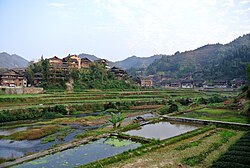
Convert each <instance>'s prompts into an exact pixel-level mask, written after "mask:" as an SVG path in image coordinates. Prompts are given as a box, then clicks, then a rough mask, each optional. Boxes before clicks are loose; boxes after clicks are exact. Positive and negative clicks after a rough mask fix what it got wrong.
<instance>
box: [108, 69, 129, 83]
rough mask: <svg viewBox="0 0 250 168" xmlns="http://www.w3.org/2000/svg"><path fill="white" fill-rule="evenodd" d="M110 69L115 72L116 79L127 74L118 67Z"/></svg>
mask: <svg viewBox="0 0 250 168" xmlns="http://www.w3.org/2000/svg"><path fill="white" fill-rule="evenodd" d="M110 71H111V72H112V73H114V74H115V78H116V79H117V80H121V79H122V78H123V77H124V76H125V75H127V73H126V71H124V70H122V69H120V68H118V67H112V68H111V69H110Z"/></svg>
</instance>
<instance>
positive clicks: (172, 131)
mask: <svg viewBox="0 0 250 168" xmlns="http://www.w3.org/2000/svg"><path fill="white" fill-rule="evenodd" d="M197 128H198V126H197V125H188V124H183V123H176V122H175V123H173V122H168V121H163V122H158V123H152V124H147V125H143V126H141V127H140V128H138V129H135V130H130V131H127V132H125V134H128V135H132V136H140V137H144V138H153V139H160V140H163V139H167V138H171V137H174V136H177V135H180V134H183V133H186V132H189V131H192V130H195V129H197Z"/></svg>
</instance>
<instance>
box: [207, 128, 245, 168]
mask: <svg viewBox="0 0 250 168" xmlns="http://www.w3.org/2000/svg"><path fill="white" fill-rule="evenodd" d="M249 138H250V132H248V133H247V134H245V136H243V137H242V138H240V139H239V140H238V141H237V142H236V143H235V144H234V145H232V146H231V147H230V148H229V150H228V151H227V152H226V153H225V154H224V155H222V156H221V157H220V158H219V159H218V160H217V161H216V162H214V164H213V166H212V167H214V168H217V167H226V166H227V167H229V168H241V167H242V168H243V167H244V168H248V167H250V141H249Z"/></svg>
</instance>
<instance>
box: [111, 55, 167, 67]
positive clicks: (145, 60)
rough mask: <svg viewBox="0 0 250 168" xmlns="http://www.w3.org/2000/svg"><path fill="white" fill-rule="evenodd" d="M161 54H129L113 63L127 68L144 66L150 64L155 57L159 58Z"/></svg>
mask: <svg viewBox="0 0 250 168" xmlns="http://www.w3.org/2000/svg"><path fill="white" fill-rule="evenodd" d="M162 56H163V55H153V56H151V57H137V56H131V57H128V58H126V59H124V60H122V61H117V62H115V63H114V65H115V66H117V67H121V68H123V69H129V68H137V69H140V68H146V67H148V66H149V65H150V64H152V63H153V62H154V61H155V60H156V59H160V58H161V57H162Z"/></svg>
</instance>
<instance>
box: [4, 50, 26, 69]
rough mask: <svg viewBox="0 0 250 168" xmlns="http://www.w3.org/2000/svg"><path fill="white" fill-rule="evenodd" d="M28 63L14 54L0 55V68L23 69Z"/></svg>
mask: <svg viewBox="0 0 250 168" xmlns="http://www.w3.org/2000/svg"><path fill="white" fill-rule="evenodd" d="M28 63H29V62H28V61H27V60H26V59H24V58H22V57H21V56H18V55H16V54H12V55H10V54H8V53H6V52H2V53H0V68H23V67H27V66H28Z"/></svg>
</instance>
